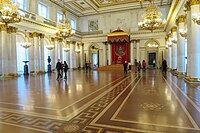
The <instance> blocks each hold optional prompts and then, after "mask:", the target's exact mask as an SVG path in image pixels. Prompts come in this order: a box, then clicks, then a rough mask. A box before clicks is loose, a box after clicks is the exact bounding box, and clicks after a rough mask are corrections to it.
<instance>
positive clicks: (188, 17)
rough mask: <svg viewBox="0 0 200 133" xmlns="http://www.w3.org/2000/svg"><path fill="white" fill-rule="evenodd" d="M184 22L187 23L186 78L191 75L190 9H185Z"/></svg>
mask: <svg viewBox="0 0 200 133" xmlns="http://www.w3.org/2000/svg"><path fill="white" fill-rule="evenodd" d="M186 21H187V38H186V39H187V66H186V72H187V77H189V76H190V75H191V66H192V64H191V54H192V51H191V47H190V45H191V31H192V30H191V22H192V20H191V9H190V7H188V8H187V15H186Z"/></svg>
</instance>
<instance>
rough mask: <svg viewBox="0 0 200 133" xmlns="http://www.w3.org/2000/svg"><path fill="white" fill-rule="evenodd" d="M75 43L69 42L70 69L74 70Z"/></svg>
mask: <svg viewBox="0 0 200 133" xmlns="http://www.w3.org/2000/svg"><path fill="white" fill-rule="evenodd" d="M75 44H76V42H75V41H70V51H69V52H70V68H72V69H73V68H75V60H76V53H75Z"/></svg>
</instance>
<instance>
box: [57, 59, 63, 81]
mask: <svg viewBox="0 0 200 133" xmlns="http://www.w3.org/2000/svg"><path fill="white" fill-rule="evenodd" d="M61 69H62V64H61V62H60V59H58V62H57V64H56V70H57V78H56V79H57V80H58V79H59V78H62V75H61V73H60V72H61Z"/></svg>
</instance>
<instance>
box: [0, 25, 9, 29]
mask: <svg viewBox="0 0 200 133" xmlns="http://www.w3.org/2000/svg"><path fill="white" fill-rule="evenodd" d="M0 30H1V31H7V30H8V27H7V25H5V24H1V25H0Z"/></svg>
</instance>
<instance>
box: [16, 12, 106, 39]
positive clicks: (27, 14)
mask: <svg viewBox="0 0 200 133" xmlns="http://www.w3.org/2000/svg"><path fill="white" fill-rule="evenodd" d="M19 10H20V12H22V13H23V14H25V18H27V19H31V20H34V21H36V22H41V23H44V24H46V25H49V26H53V27H55V28H56V27H57V25H58V23H57V22H55V21H53V20H50V19H47V18H44V17H42V16H39V15H37V14H35V13H32V12H29V11H27V10H23V9H19ZM60 24H61V23H59V25H60ZM75 31H76V32H75V33H76V34H77V35H81V36H84V35H99V34H103V31H102V30H98V31H90V32H80V31H78V30H75Z"/></svg>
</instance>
